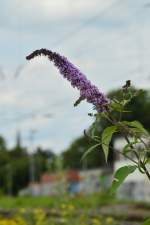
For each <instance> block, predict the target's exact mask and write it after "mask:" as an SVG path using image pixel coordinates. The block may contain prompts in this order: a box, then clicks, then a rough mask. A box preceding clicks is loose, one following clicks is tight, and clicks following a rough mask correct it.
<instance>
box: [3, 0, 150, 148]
mask: <svg viewBox="0 0 150 225" xmlns="http://www.w3.org/2000/svg"><path fill="white" fill-rule="evenodd" d="M149 3H150V1H149V0H124V1H121V0H107V1H104V0H93V1H92V0H86V1H84V0H76V1H71V0H61V1H60V0H43V1H41V0H26V1H25V0H22V1H20V0H1V3H0V38H1V41H0V49H1V51H0V75H1V76H0V78H1V80H0V104H1V107H0V124H1V126H0V134H2V135H4V137H5V138H6V139H7V141H8V144H9V145H10V146H12V145H13V144H14V140H15V135H16V132H17V131H20V132H21V134H22V139H23V144H24V145H26V146H28V145H29V134H30V131H31V130H33V129H34V130H36V133H35V138H34V139H35V141H34V143H35V146H36V145H41V146H43V147H45V148H52V149H53V150H54V151H55V152H61V151H62V150H64V149H65V148H66V147H67V146H68V145H69V144H70V143H71V141H72V140H73V139H74V138H76V137H78V136H80V135H81V134H82V133H83V130H84V129H85V128H88V127H89V125H90V124H91V122H92V119H91V118H90V117H88V116H87V114H88V112H91V110H92V106H91V105H89V104H87V103H86V102H83V103H82V104H81V105H80V106H79V107H77V108H74V107H73V103H74V102H75V100H76V99H77V98H78V96H79V93H78V91H77V90H74V89H72V87H71V86H70V84H69V83H68V82H67V81H66V80H64V79H63V78H62V77H61V75H59V73H58V71H57V70H56V68H54V67H53V65H52V64H51V63H49V62H48V60H47V59H45V58H43V57H41V58H37V59H35V60H33V61H32V62H30V63H27V62H26V60H25V56H26V55H27V54H28V53H30V52H32V51H33V50H35V49H38V48H41V47H45V48H49V49H52V50H54V51H57V52H60V53H61V54H63V55H65V56H67V57H68V59H70V60H71V61H72V62H73V63H75V64H76V65H77V66H78V67H79V68H80V69H81V70H82V71H83V72H84V73H85V74H86V75H87V77H88V78H89V79H91V80H92V82H93V83H95V84H96V85H97V86H98V87H99V88H100V89H101V90H102V91H103V92H105V93H106V92H108V91H109V90H111V89H113V88H118V87H120V86H122V85H123V84H124V83H125V81H126V80H127V79H131V80H132V81H133V84H134V85H135V86H137V87H141V88H149V85H150V63H149V56H150V45H149V39H150V6H149ZM16 71H19V75H18V76H17V78H14V77H15V76H14V75H15V74H16ZM3 74H4V75H5V79H3ZM47 114H50V115H51V117H50V118H48V117H47Z"/></svg>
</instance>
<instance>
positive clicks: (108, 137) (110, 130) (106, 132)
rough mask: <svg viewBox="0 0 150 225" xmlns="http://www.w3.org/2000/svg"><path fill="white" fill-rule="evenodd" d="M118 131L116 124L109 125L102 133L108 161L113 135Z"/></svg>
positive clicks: (103, 146)
mask: <svg viewBox="0 0 150 225" xmlns="http://www.w3.org/2000/svg"><path fill="white" fill-rule="evenodd" d="M116 131H117V127H116V126H111V127H107V128H106V129H105V130H104V131H103V133H102V148H103V151H104V155H105V160H106V162H107V158H108V153H109V144H110V141H111V139H112V135H113V134H114V133H115V132H116Z"/></svg>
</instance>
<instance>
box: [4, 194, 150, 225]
mask: <svg viewBox="0 0 150 225" xmlns="http://www.w3.org/2000/svg"><path fill="white" fill-rule="evenodd" d="M149 214H150V205H148V204H143V203H133V202H132V203H131V202H130V203H129V202H125V201H118V200H116V199H115V198H113V197H110V196H109V195H107V194H94V195H90V196H76V197H71V196H68V195H65V196H57V197H56V196H53V197H3V196H2V197H1V198H0V225H57V224H58V225H59V224H64V225H70V224H71V225H80V224H81V225H87V224H89V225H132V224H133V225H140V224H142V222H143V221H144V220H145V219H146V218H147V217H148V216H149Z"/></svg>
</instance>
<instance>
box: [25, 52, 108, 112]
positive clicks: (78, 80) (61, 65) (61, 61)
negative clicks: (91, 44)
mask: <svg viewBox="0 0 150 225" xmlns="http://www.w3.org/2000/svg"><path fill="white" fill-rule="evenodd" d="M39 55H44V56H48V58H49V60H50V61H52V62H54V65H55V66H56V67H57V68H58V70H59V72H60V74H62V75H63V76H64V77H65V78H66V79H67V80H68V81H70V82H71V85H72V86H73V87H76V88H77V89H78V90H79V91H80V97H82V98H83V99H86V100H87V102H89V103H92V104H93V105H94V106H95V107H96V109H97V111H99V112H103V111H106V110H107V108H108V99H107V98H106V96H105V95H104V94H103V93H101V92H100V91H99V89H98V88H97V87H96V86H95V85H93V84H91V82H90V81H89V80H88V79H87V78H86V76H85V75H84V74H83V73H81V71H80V70H79V69H78V68H77V67H76V66H74V65H73V64H72V63H71V62H69V61H68V59H67V58H65V57H64V56H61V55H59V54H58V53H55V52H52V51H50V50H47V49H40V50H36V51H34V52H33V53H31V54H30V55H29V56H27V57H26V59H27V60H30V59H32V58H34V57H36V56H39Z"/></svg>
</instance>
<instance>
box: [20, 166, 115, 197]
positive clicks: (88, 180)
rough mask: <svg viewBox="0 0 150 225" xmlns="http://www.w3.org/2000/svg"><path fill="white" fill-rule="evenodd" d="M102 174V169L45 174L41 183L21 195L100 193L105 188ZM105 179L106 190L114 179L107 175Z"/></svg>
mask: <svg viewBox="0 0 150 225" xmlns="http://www.w3.org/2000/svg"><path fill="white" fill-rule="evenodd" d="M102 174H103V171H102V170H100V169H93V170H83V171H75V170H69V171H65V172H57V173H44V174H43V175H42V176H41V180H40V182H39V183H30V184H29V185H28V187H27V188H25V189H23V190H21V191H20V192H19V195H32V196H39V195H42V196H51V195H58V194H64V193H67V192H68V193H70V194H71V195H76V194H90V193H95V192H99V191H100V190H102V189H103V188H104V186H103V185H104V182H102V179H101V177H102ZM105 178H106V179H105V188H106V186H107V187H108V186H109V185H108V184H110V181H111V179H112V178H111V176H110V175H106V176H105Z"/></svg>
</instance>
